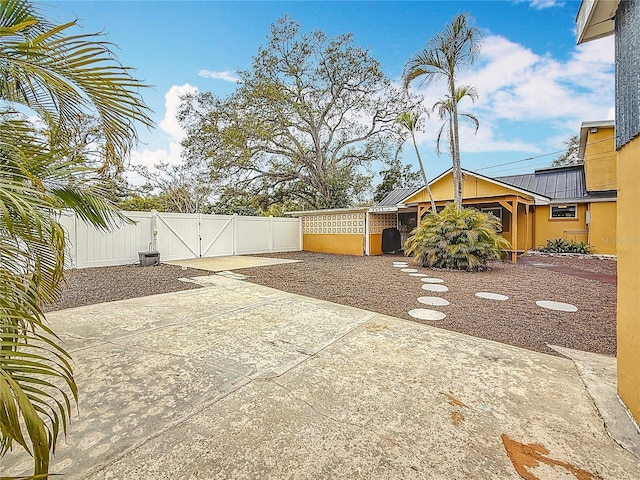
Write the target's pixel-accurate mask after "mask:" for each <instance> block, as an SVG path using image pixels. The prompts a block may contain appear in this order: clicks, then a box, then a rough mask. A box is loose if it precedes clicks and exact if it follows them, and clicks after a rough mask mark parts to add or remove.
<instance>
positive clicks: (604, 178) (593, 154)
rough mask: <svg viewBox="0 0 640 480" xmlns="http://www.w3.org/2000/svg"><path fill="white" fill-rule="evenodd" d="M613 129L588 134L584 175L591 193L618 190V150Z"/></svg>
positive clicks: (602, 128) (600, 128) (606, 128)
mask: <svg viewBox="0 0 640 480" xmlns="http://www.w3.org/2000/svg"><path fill="white" fill-rule="evenodd" d="M614 136H615V133H614V128H613V127H598V131H597V132H594V133H591V132H589V133H587V145H586V146H585V150H584V174H585V178H586V182H587V190H588V191H589V192H594V191H603V190H615V189H616V185H617V183H616V170H617V169H616V159H617V155H616V149H615V138H614Z"/></svg>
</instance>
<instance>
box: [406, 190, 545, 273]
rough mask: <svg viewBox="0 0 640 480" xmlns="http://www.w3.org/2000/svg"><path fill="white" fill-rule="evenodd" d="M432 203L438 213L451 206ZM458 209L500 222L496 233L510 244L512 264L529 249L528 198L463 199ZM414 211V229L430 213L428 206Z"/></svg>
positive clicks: (531, 209) (530, 212) (530, 214)
mask: <svg viewBox="0 0 640 480" xmlns="http://www.w3.org/2000/svg"><path fill="white" fill-rule="evenodd" d="M435 203H436V208H438V209H440V208H442V207H444V206H445V205H446V204H447V203H451V200H436V201H435ZM462 205H463V207H465V208H475V209H477V210H480V211H481V212H485V213H491V214H493V215H494V216H495V217H497V218H499V219H500V220H501V223H502V228H501V230H500V232H499V233H500V234H501V235H502V236H503V237H504V238H505V239H506V240H508V241H509V243H510V244H511V250H510V256H511V261H512V262H514V263H515V262H516V260H517V256H518V253H522V252H526V251H527V250H528V249H529V248H532V247H533V242H532V239H533V229H534V225H535V223H534V221H533V212H534V209H535V201H534V199H533V198H532V197H527V196H524V195H519V194H515V195H499V196H494V197H491V196H488V197H476V198H463V200H462ZM408 206H410V205H408ZM411 206H412V205H411ZM415 207H416V214H417V225H420V223H421V222H422V219H423V218H424V216H425V215H426V214H427V213H428V212H429V210H430V209H431V203H430V202H419V203H416V204H415Z"/></svg>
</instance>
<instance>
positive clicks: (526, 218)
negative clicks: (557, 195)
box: [524, 204, 533, 255]
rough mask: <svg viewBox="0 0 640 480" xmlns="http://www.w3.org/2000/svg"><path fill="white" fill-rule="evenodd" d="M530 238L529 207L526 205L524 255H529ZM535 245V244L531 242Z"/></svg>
mask: <svg viewBox="0 0 640 480" xmlns="http://www.w3.org/2000/svg"><path fill="white" fill-rule="evenodd" d="M528 238H529V205H528V204H525V205H524V253H525V255H526V254H527V242H528ZM531 244H532V245H533V242H531Z"/></svg>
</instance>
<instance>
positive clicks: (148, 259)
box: [138, 250, 160, 267]
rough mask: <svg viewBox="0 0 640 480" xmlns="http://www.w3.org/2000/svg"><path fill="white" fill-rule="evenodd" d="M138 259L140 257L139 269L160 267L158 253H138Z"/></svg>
mask: <svg viewBox="0 0 640 480" xmlns="http://www.w3.org/2000/svg"><path fill="white" fill-rule="evenodd" d="M138 257H140V266H141V267H151V266H153V265H160V252H157V251H155V250H148V251H146V252H138Z"/></svg>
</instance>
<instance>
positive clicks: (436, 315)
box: [409, 308, 447, 320]
mask: <svg viewBox="0 0 640 480" xmlns="http://www.w3.org/2000/svg"><path fill="white" fill-rule="evenodd" d="M409 315H411V316H412V317H413V318H418V319H420V320H444V319H445V317H446V316H447V315H446V314H444V313H442V312H438V311H436V310H429V309H427V308H414V309H413V310H409Z"/></svg>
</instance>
